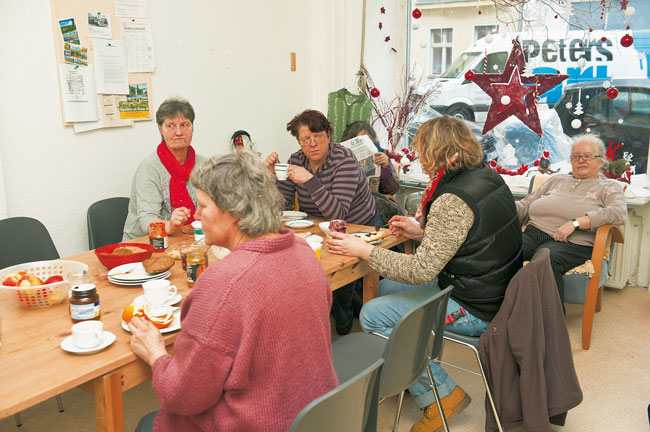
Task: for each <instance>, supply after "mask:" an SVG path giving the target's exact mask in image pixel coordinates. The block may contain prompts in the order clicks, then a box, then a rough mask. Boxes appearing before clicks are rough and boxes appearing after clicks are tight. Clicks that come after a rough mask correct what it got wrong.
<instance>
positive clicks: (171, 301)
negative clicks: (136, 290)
mask: <svg viewBox="0 0 650 432" xmlns="http://www.w3.org/2000/svg"><path fill="white" fill-rule="evenodd" d="M182 299H183V296H182V295H180V293H177V294H175V295H173V296H171V297H169V298H168V299H167V301H166V302H165V303H164V304H163V305H164V306H167V305H169V306H171V305H174V304H176V303H178V302H179V301H181V300H182ZM133 304H137V305H146V304H149V303H147V299H146V298H145V297H144V294H143V295H139V296H137V297H136V298H135V299H133Z"/></svg>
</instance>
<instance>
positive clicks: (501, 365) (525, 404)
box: [479, 249, 582, 432]
mask: <svg viewBox="0 0 650 432" xmlns="http://www.w3.org/2000/svg"><path fill="white" fill-rule="evenodd" d="M479 351H480V354H481V361H482V363H483V365H484V367H485V371H486V374H487V378H488V382H489V384H490V388H491V389H492V394H493V396H494V403H495V405H496V408H497V412H498V413H499V417H500V420H501V424H502V426H503V428H504V430H507V429H511V428H514V427H517V426H520V425H522V423H523V427H524V428H525V429H526V431H528V432H536V431H540V432H541V431H543V432H548V431H549V428H550V425H549V423H550V421H549V417H554V418H553V419H552V422H553V423H554V424H561V425H563V424H564V418H565V416H566V412H567V411H568V410H569V409H571V408H573V407H575V406H577V405H578V404H580V402H582V390H580V384H579V383H578V377H577V376H576V372H575V369H574V366H573V357H572V353H571V342H570V340H569V333H568V331H567V328H566V323H565V321H564V314H563V312H562V304H561V303H560V297H559V295H558V292H557V286H556V285H555V279H554V278H553V270H552V269H551V263H550V259H549V251H548V249H540V250H539V251H538V252H537V253H536V254H535V256H534V257H533V259H532V260H531V261H530V263H528V265H526V266H525V267H523V268H522V269H521V270H520V271H519V272H518V273H517V274H516V275H515V277H514V278H512V281H511V282H510V284H509V285H508V289H507V291H506V297H505V299H504V301H503V304H502V306H501V309H499V312H498V313H497V315H496V316H495V317H494V320H492V322H491V323H490V326H489V327H488V328H487V330H486V331H485V332H484V333H483V334H482V335H481V339H480V347H479ZM485 412H486V419H485V430H486V431H496V430H497V427H496V423H495V421H494V416H493V414H492V409H491V408H490V405H489V403H488V401H487V400H486V409H485Z"/></svg>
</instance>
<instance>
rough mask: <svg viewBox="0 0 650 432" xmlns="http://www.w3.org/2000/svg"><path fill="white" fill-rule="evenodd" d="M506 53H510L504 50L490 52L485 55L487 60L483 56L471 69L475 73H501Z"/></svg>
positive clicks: (506, 57) (504, 64)
mask: <svg viewBox="0 0 650 432" xmlns="http://www.w3.org/2000/svg"><path fill="white" fill-rule="evenodd" d="M508 55H510V53H507V52H505V51H501V52H495V53H490V54H488V55H487V61H486V60H485V57H483V61H480V62H478V64H477V65H476V66H474V69H473V70H474V72H475V73H489V74H490V73H494V74H499V73H502V72H503V69H504V68H505V66H506V61H507V60H508ZM483 71H485V72H483Z"/></svg>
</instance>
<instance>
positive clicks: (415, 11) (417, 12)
mask: <svg viewBox="0 0 650 432" xmlns="http://www.w3.org/2000/svg"><path fill="white" fill-rule="evenodd" d="M411 15H413V18H415V19H420V17H421V16H422V11H421V10H420V9H418V8H415V9H413V12H411Z"/></svg>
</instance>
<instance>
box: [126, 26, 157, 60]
mask: <svg viewBox="0 0 650 432" xmlns="http://www.w3.org/2000/svg"><path fill="white" fill-rule="evenodd" d="M120 38H121V39H122V41H124V43H126V54H127V56H128V63H129V72H153V71H154V69H155V68H156V60H155V58H154V52H153V35H152V32H151V21H150V20H148V19H128V18H127V19H124V18H123V19H120Z"/></svg>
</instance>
